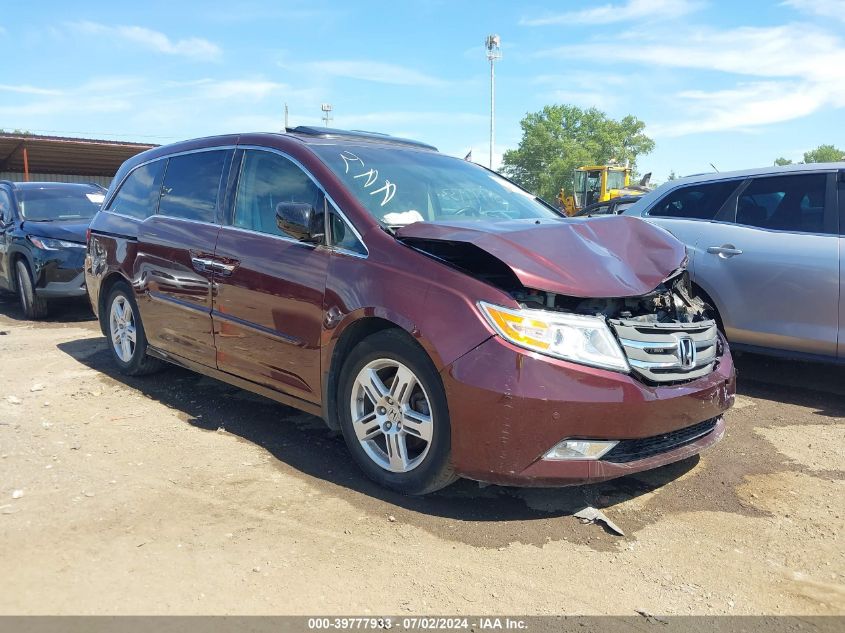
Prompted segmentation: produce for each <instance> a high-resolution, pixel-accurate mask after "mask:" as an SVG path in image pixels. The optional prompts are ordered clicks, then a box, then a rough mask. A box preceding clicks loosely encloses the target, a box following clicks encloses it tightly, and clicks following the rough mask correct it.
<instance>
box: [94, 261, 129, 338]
mask: <svg viewBox="0 0 845 633" xmlns="http://www.w3.org/2000/svg"><path fill="white" fill-rule="evenodd" d="M121 281H122V282H124V283H125V284H126V285H127V286H129V287H130V288H132V284H131V283H130V281H129V280H128V279H127V278H126V277H125V276H124V275H123V274H122V273H120V272H118V271H116V270H115V271H112V272H110V273H108V274H107V275H106V276H105V277H103V280H102V281H101V282H100V291H99V294H98V295H97V318H98V320H99V322H100V330H101V331H102V333H103V335H105V336H108V328H107V325H108V324H107V321H106V319H107V317H106V316H105V313H106V305H105V303H106V299H108V296H109V293H110V292H111V290H112V288H114V285H115V284H117V283H119V282H121Z"/></svg>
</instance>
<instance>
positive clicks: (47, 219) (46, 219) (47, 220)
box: [24, 218, 56, 222]
mask: <svg viewBox="0 0 845 633" xmlns="http://www.w3.org/2000/svg"><path fill="white" fill-rule="evenodd" d="M24 221H25V222H55V221H56V220H55V218H44V219H43V220H30V219H29V218H24Z"/></svg>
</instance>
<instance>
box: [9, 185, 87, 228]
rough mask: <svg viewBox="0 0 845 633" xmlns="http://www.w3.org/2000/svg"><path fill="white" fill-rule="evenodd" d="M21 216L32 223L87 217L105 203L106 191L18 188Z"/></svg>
mask: <svg viewBox="0 0 845 633" xmlns="http://www.w3.org/2000/svg"><path fill="white" fill-rule="evenodd" d="M16 196H17V199H18V206H19V207H20V212H21V216H22V217H23V218H24V219H25V220H30V221H31V222H44V221H48V220H87V219H90V218H92V217H94V214H95V213H96V212H97V211H98V210H99V209H100V205H101V204H102V203H103V198H104V195H103V192H102V191H100V190H98V189H94V188H89V187H45V188H44V189H29V188H26V189H23V188H22V189H18V191H17V193H16Z"/></svg>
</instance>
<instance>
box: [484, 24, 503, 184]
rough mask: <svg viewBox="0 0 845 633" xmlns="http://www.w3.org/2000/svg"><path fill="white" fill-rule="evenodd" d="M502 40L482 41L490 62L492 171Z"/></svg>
mask: <svg viewBox="0 0 845 633" xmlns="http://www.w3.org/2000/svg"><path fill="white" fill-rule="evenodd" d="M501 43H502V39H501V38H500V37H499V36H498V35H488V36H487V39H486V40H484V46H485V47H486V48H487V59H488V61H489V62H490V164H489V165H488V166H489V167H490V169H493V145H494V143H495V142H496V71H495V70H494V68H495V63H496V62H497V61H499V60H500V59H502V51H501V49H500V46H501Z"/></svg>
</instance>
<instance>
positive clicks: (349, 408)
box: [337, 330, 457, 495]
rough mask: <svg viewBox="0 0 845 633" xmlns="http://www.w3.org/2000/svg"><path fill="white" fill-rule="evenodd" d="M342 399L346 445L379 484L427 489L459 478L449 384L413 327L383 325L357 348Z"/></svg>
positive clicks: (346, 367) (413, 491)
mask: <svg viewBox="0 0 845 633" xmlns="http://www.w3.org/2000/svg"><path fill="white" fill-rule="evenodd" d="M337 402H338V410H339V417H340V420H339V421H340V427H341V429H342V431H343V437H344V439H345V440H346V445H347V446H348V447H349V451H350V452H351V453H352V457H353V458H354V459H355V461H356V462H357V463H358V465H359V466H360V467H361V469H362V470H363V471H364V473H366V475H367V476H368V477H369V478H370V479H372V480H373V481H375V482H376V483H378V484H380V485H382V486H384V487H386V488H390V489H392V490H396V491H398V492H401V493H403V494H409V495H423V494H427V493H429V492H434V491H435V490H439V489H441V488H445V487H446V486H448V485H449V484H451V483H452V482H454V481H455V480H456V479H457V477H456V476H455V472H454V470H453V469H452V465H451V447H452V437H451V424H450V421H449V408H448V406H447V402H446V393H445V391H444V389H443V384H442V382H441V380H440V376H439V375H438V373H437V370H436V369H435V367H434V364H433V363H432V362H431V359H430V358H429V357H428V355H427V354H426V353H425V351H423V349H422V348H421V347H420V346H419V345H418V344H417V343H416V342H415V341H414V340H413V339H411V338H410V337H409V336H408V335H407V334H405V332H403V331H401V330H384V331H382V332H377V333H376V334H373V335H371V336H369V337H367V338H366V339H364V340H363V341H361V342H360V343H359V344H358V345H357V346H356V347H355V348H354V349H353V350H352V352H351V353H350V354H349V356H348V357H347V359H346V361H345V362H344V364H343V368H342V369H341V374H340V380H339V392H338V398H337Z"/></svg>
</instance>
